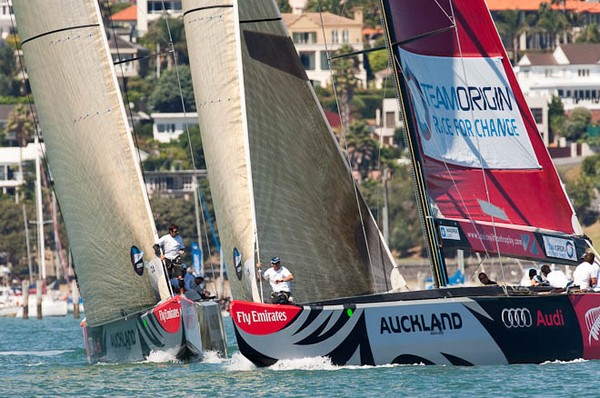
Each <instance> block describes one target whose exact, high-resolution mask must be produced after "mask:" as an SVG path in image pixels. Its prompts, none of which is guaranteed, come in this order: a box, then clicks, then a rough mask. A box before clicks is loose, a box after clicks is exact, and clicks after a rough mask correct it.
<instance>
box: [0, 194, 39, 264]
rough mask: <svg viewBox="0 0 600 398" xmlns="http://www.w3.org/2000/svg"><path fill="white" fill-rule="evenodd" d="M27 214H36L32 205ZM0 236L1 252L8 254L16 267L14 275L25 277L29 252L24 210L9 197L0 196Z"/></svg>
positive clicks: (9, 259)
mask: <svg viewBox="0 0 600 398" xmlns="http://www.w3.org/2000/svg"><path fill="white" fill-rule="evenodd" d="M27 213H28V214H34V211H33V206H32V205H29V207H28V209H27ZM30 232H31V231H30ZM0 236H2V239H0V252H6V253H8V261H9V262H10V263H12V264H13V266H14V268H13V273H14V274H17V275H21V274H22V275H25V274H26V273H27V265H26V258H27V250H26V246H25V227H24V223H23V209H22V205H21V204H17V203H15V201H14V199H11V198H9V197H8V196H0Z"/></svg>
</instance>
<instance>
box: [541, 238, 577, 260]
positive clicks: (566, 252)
mask: <svg viewBox="0 0 600 398" xmlns="http://www.w3.org/2000/svg"><path fill="white" fill-rule="evenodd" d="M543 238H544V248H545V249H546V254H547V255H548V257H555V258H564V259H566V260H576V257H577V256H576V255H575V245H574V243H573V241H572V240H570V239H563V238H557V237H555V236H545V235H544V236H543Z"/></svg>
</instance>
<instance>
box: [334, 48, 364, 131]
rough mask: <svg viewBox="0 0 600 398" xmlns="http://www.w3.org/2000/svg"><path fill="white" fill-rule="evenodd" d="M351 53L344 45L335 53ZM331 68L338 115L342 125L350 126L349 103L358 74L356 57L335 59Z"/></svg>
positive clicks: (354, 89) (355, 87)
mask: <svg viewBox="0 0 600 398" xmlns="http://www.w3.org/2000/svg"><path fill="white" fill-rule="evenodd" d="M352 51H353V49H352V47H351V46H349V45H347V44H344V45H343V46H342V47H340V49H339V50H338V51H337V52H336V53H337V54H338V55H340V54H348V53H351V52H352ZM332 68H333V86H334V88H335V90H336V91H337V93H338V98H339V103H340V114H341V118H342V124H343V125H344V126H349V125H350V112H351V108H350V103H351V102H352V98H353V97H354V92H355V91H356V89H357V87H358V79H357V78H356V75H357V74H358V72H359V60H358V57H357V56H355V55H354V56H350V57H342V58H337V59H336V60H335V62H333V64H332Z"/></svg>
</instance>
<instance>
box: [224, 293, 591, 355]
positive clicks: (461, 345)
mask: <svg viewBox="0 0 600 398" xmlns="http://www.w3.org/2000/svg"><path fill="white" fill-rule="evenodd" d="M469 289H475V290H474V291H473V292H472V293H474V294H469V295H465V294H464V292H465V291H468V290H469ZM452 290H453V289H443V291H445V292H446V294H439V293H434V292H431V291H429V292H421V293H422V294H421V296H420V297H418V296H419V292H410V293H408V294H404V293H397V294H386V295H375V296H366V297H363V298H356V299H354V300H353V299H346V300H344V302H343V303H342V302H341V301H340V302H330V303H316V304H310V305H304V306H288V305H269V304H259V303H250V302H243V301H233V303H232V306H231V316H232V319H233V322H234V325H235V334H236V338H237V341H238V346H239V349H240V352H241V353H242V354H243V355H244V356H246V357H247V358H248V359H249V360H251V361H252V362H253V363H254V364H256V365H257V366H270V365H272V364H273V363H275V362H277V361H278V360H281V359H297V358H303V357H315V356H324V357H329V358H330V359H331V362H332V363H333V364H336V365H384V364H415V363H423V364H431V365H432V364H438V365H487V364H512V363H541V362H545V361H552V360H561V361H569V360H574V359H578V358H584V359H600V341H599V330H600V326H598V325H600V294H597V293H585V294H574V293H569V294H567V293H562V294H556V293H553V292H550V291H547V292H544V294H535V293H532V292H530V291H528V292H526V291H524V290H518V289H517V290H513V291H512V292H509V294H508V295H503V294H502V293H503V290H502V289H501V288H500V287H494V288H488V287H484V288H462V289H458V291H457V292H456V294H453V293H452ZM527 290H528V289H527ZM448 292H450V294H448ZM436 296H437V297H436ZM444 296H445V297H444Z"/></svg>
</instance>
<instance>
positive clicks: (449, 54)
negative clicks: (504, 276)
mask: <svg viewBox="0 0 600 398" xmlns="http://www.w3.org/2000/svg"><path fill="white" fill-rule="evenodd" d="M383 3H384V15H385V22H386V25H387V28H388V34H389V36H390V42H391V43H392V44H393V53H394V61H395V65H396V68H397V71H398V73H399V76H400V81H401V87H402V90H401V91H402V97H403V106H404V110H405V112H406V114H407V118H408V119H410V120H408V129H409V134H411V136H412V137H413V140H414V143H413V146H414V147H413V150H414V151H416V152H417V157H418V158H419V161H420V167H421V168H422V173H423V175H424V178H425V181H426V187H427V195H428V197H429V200H430V201H432V202H433V204H434V205H435V207H436V208H437V209H436V210H434V211H432V212H433V213H434V216H436V217H437V218H439V219H442V220H455V223H454V225H455V226H457V227H459V226H462V227H463V229H464V228H465V226H467V225H468V228H469V229H471V230H472V229H473V228H474V229H475V230H476V231H475V232H476V233H475V234H472V235H473V236H478V238H473V239H471V238H468V237H466V239H467V240H468V241H469V242H470V246H471V247H473V248H475V246H476V245H475V244H474V240H476V239H479V240H481V236H480V235H478V233H477V232H479V233H482V232H481V229H484V228H485V229H486V231H485V233H488V232H490V231H491V232H490V233H491V234H494V233H496V232H494V229H495V228H493V226H494V225H498V226H501V227H502V228H508V229H512V230H517V231H518V230H522V231H529V232H532V231H543V232H549V233H550V234H552V233H557V234H558V235H561V234H567V235H573V234H580V233H581V231H580V227H579V223H578V222H577V221H576V218H575V215H574V210H573V208H572V206H571V204H570V202H569V200H568V198H567V196H566V194H565V192H564V189H563V187H562V185H561V182H560V179H559V177H558V174H557V172H556V170H555V168H554V166H553V164H552V161H551V159H550V156H549V154H548V151H547V149H546V148H545V146H544V143H543V141H542V139H541V137H540V133H539V131H538V129H537V127H536V124H535V121H534V119H533V116H532V114H531V111H530V110H529V108H528V106H527V103H526V102H525V98H524V96H523V94H522V92H521V90H520V88H519V86H518V83H517V80H516V77H515V74H514V72H513V69H512V66H511V64H510V60H509V58H508V57H507V55H506V51H505V49H504V46H503V45H502V42H501V40H500V38H499V36H498V34H497V31H496V28H495V25H494V23H493V20H492V18H491V15H490V13H489V11H488V9H487V7H486V5H485V3H484V1H482V0H452V1H450V0H422V1H414V0H393V1H384V2H383ZM410 130H412V131H410ZM444 224H446V225H448V222H447V221H446V222H445V223H444ZM478 225H481V226H482V227H481V228H480V227H478ZM490 225H491V226H492V228H490ZM484 226H485V227H484ZM442 235H443V233H442ZM488 238H489V237H488ZM497 238H498V237H497V236H496V237H494V239H497ZM455 239H456V240H458V236H457V237H455ZM462 239H463V240H464V239H465V237H464V236H463V237H462ZM484 239H485V237H484ZM442 240H444V236H442ZM446 243H447V242H446V241H444V244H446ZM539 243H540V244H542V245H543V246H544V249H545V252H546V253H545V254H544V253H543V252H542V253H539V252H538V253H537V254H536V253H528V252H527V250H528V248H524V249H523V253H521V252H520V251H521V248H519V249H518V250H517V252H519V253H517V256H522V257H535V258H539V257H542V258H543V257H546V256H550V257H558V258H562V259H563V260H569V261H572V260H575V257H574V256H575V255H576V253H575V251H573V252H572V253H569V254H568V255H567V254H565V255H555V256H553V255H552V254H549V253H548V251H549V250H550V251H552V249H551V248H549V246H548V245H549V244H548V242H546V241H544V242H539ZM553 243H556V241H554V242H553ZM565 243H567V242H566V241H563V242H562V243H561V245H563V246H562V247H561V248H560V249H559V250H563V249H566V246H564V244H565ZM571 243H572V244H573V243H574V242H571ZM478 246H479V247H481V246H482V245H481V242H479V244H478ZM486 246H488V247H487V248H488V249H489V248H493V247H496V246H495V245H486ZM572 248H573V247H572V246H571V249H572ZM536 250H537V249H536ZM492 251H494V250H492ZM512 254H514V253H512ZM530 254H534V255H530Z"/></svg>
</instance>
